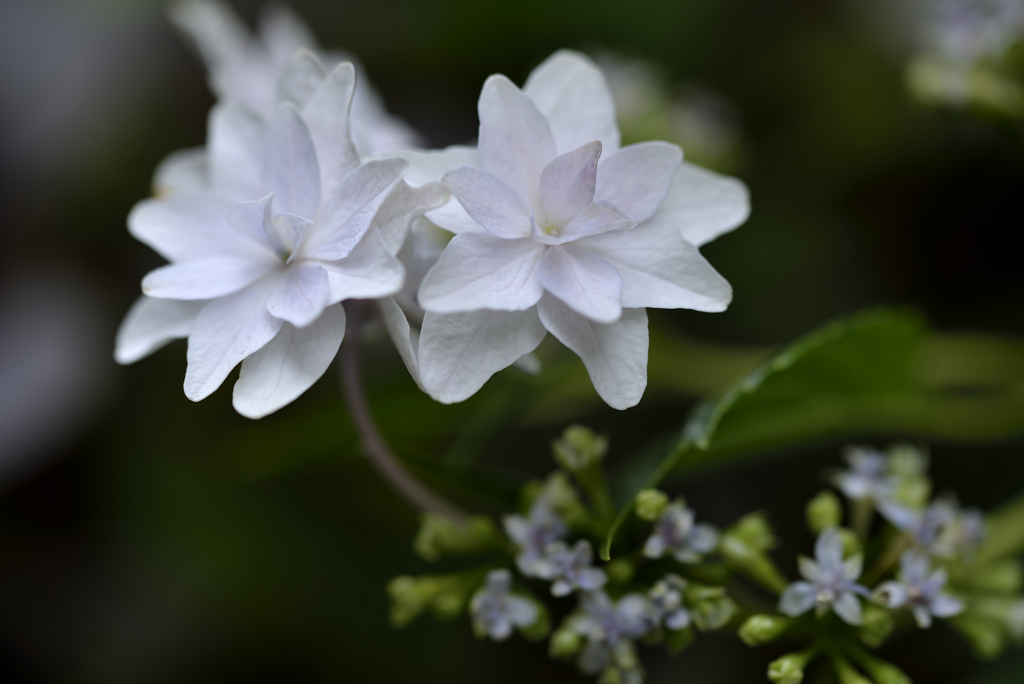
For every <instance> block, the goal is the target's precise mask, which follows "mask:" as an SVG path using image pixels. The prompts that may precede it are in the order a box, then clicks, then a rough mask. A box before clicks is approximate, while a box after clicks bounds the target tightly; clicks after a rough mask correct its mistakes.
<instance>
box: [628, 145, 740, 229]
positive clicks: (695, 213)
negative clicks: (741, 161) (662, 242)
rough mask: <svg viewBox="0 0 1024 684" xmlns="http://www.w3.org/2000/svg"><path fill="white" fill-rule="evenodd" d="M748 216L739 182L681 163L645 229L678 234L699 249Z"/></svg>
mask: <svg viewBox="0 0 1024 684" xmlns="http://www.w3.org/2000/svg"><path fill="white" fill-rule="evenodd" d="M749 215H750V196H749V193H748V192H747V186H745V185H744V184H743V183H742V182H741V181H739V180H737V179H735V178H729V177H726V176H722V175H719V174H717V173H714V172H713V171H708V170H707V169H702V168H700V167H699V166H695V165H693V164H688V163H686V162H683V165H682V166H681V167H679V170H678V171H676V173H675V175H674V176H673V177H672V184H671V185H670V186H669V191H668V195H666V196H665V199H664V200H663V201H662V203H661V205H660V206H659V207H658V211H657V213H655V214H654V216H652V217H651V219H650V221H648V222H647V225H658V226H664V227H666V228H672V229H674V230H679V231H682V234H683V237H684V238H686V240H688V241H689V242H692V243H693V244H695V245H697V246H698V247H700V246H701V245H704V244H707V243H708V242H711V241H712V240H714V239H715V238H716V237H718V236H719V235H721V234H722V233H727V232H729V231H730V230H732V229H734V228H736V226H739V225H740V224H742V223H743V222H744V221H746V220H747V216H749Z"/></svg>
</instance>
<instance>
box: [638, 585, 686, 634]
mask: <svg viewBox="0 0 1024 684" xmlns="http://www.w3.org/2000/svg"><path fill="white" fill-rule="evenodd" d="M685 589H686V580H684V579H683V578H682V577H680V576H679V575H674V574H669V575H665V576H664V577H663V578H662V579H660V580H658V581H657V582H655V583H654V586H653V587H651V590H650V591H649V592H648V593H647V597H648V599H650V601H651V605H652V606H654V610H655V611H657V613H658V615H659V616H660V618H661V620H662V622H663V623H664V624H665V627H666V628H668V629H670V630H673V631H675V630H678V629H686V628H687V627H689V626H690V611H688V610H687V609H686V606H685V605H683V591H684V590H685Z"/></svg>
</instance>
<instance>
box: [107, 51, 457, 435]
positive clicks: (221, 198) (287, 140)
mask: <svg viewBox="0 0 1024 684" xmlns="http://www.w3.org/2000/svg"><path fill="white" fill-rule="evenodd" d="M284 73H285V74H287V75H288V76H287V77H286V78H283V79H282V81H281V83H282V86H283V87H284V89H286V90H288V89H291V90H293V91H294V90H296V89H297V88H298V87H299V86H303V87H304V88H305V89H306V91H307V92H306V93H305V96H304V97H302V98H299V99H302V100H304V102H305V104H304V105H303V107H302V109H301V111H300V110H299V109H298V108H297V107H296V106H295V104H292V103H291V102H285V103H284V104H280V105H278V110H277V114H276V115H275V116H274V118H273V120H272V121H270V122H269V123H268V122H265V121H264V120H263V119H262V118H260V117H258V116H256V115H255V114H253V113H252V112H251V111H250V110H249V109H248V108H246V107H244V106H241V105H238V104H236V103H230V102H229V103H222V104H219V105H218V106H217V107H215V109H214V111H213V114H212V115H211V120H210V139H209V145H208V148H207V150H208V151H207V157H206V163H205V164H200V165H195V166H194V167H193V169H192V172H187V171H185V167H184V166H181V167H179V172H178V175H177V176H175V178H176V183H177V187H176V188H175V191H174V192H172V193H171V194H170V196H169V197H166V198H156V199H151V200H146V201H143V202H141V203H139V205H138V206H136V208H135V209H134V210H133V212H132V214H131V216H130V217H129V228H130V230H131V232H132V234H133V235H135V236H136V237H137V238H139V239H140V240H142V241H143V242H146V243H147V244H148V245H150V246H151V247H153V248H154V249H156V250H157V251H158V252H160V254H161V255H163V256H164V257H166V258H167V259H168V260H169V261H170V262H171V264H170V265H168V266H165V267H163V268H160V269H157V270H156V271H153V272H152V273H150V274H149V275H148V276H146V278H145V280H144V281H143V290H144V292H145V294H146V296H144V297H143V298H142V299H140V300H139V301H138V302H137V303H136V305H135V306H134V307H133V308H132V310H131V311H130V312H129V314H128V317H127V318H126V320H125V322H124V324H123V325H122V328H121V330H120V332H119V335H118V343H117V350H116V357H117V359H118V361H120V362H122V363H129V362H132V361H134V360H136V359H138V358H141V357H142V356H145V355H146V354H148V353H149V352H151V351H153V350H154V349H156V348H158V347H159V346H161V345H162V344H164V343H165V342H167V341H168V340H170V339H173V338H176V337H183V336H188V338H189V348H188V371H187V373H186V377H185V393H186V395H187V396H188V397H189V398H190V399H192V400H194V401H198V400H200V399H203V398H205V397H206V396H208V395H209V394H211V393H212V392H213V391H215V390H216V389H217V388H218V387H219V386H220V384H221V383H222V382H223V381H224V379H225V378H226V377H227V375H228V373H230V371H231V370H232V369H233V368H234V367H235V366H236V365H237V364H238V363H240V362H241V363H242V370H241V375H240V377H239V380H238V382H237V383H236V385H235V390H234V405H235V408H236V409H237V410H238V411H239V412H240V413H242V414H243V415H246V416H248V417H251V418H258V417H262V416H264V415H267V414H269V413H272V412H273V411H276V410H277V409H279V408H281V407H282V406H284V405H286V404H287V403H289V402H291V401H293V400H294V399H295V398H296V397H298V396H299V395H300V394H302V392H304V391H305V390H306V389H308V387H309V386H310V385H312V383H313V382H315V381H316V380H317V379H318V378H319V377H320V376H321V375H322V374H323V373H324V372H325V371H326V369H327V366H328V365H329V364H330V362H331V360H332V359H333V358H334V356H335V354H336V353H337V350H338V346H339V345H340V343H341V340H342V337H343V336H344V331H345V315H344V311H343V310H342V308H341V307H340V306H337V304H338V303H339V302H341V301H342V300H345V299H351V298H373V297H381V296H387V295H390V294H393V293H395V292H397V291H398V290H399V289H400V288H401V286H402V281H403V278H404V272H403V269H402V266H401V264H400V262H399V261H398V260H397V259H396V258H395V256H394V253H395V252H397V249H398V246H399V245H400V244H401V241H402V240H403V239H404V233H405V231H407V229H408V224H409V222H410V221H411V220H412V216H413V215H414V214H415V212H416V211H417V210H418V209H419V208H420V204H419V203H418V202H420V201H421V200H424V199H425V198H426V199H427V200H429V201H430V202H432V204H431V203H429V202H428V205H429V206H436V205H437V204H438V203H439V200H443V199H445V198H446V193H444V192H443V191H442V190H440V189H438V188H437V187H436V186H435V187H434V188H433V190H432V189H431V188H425V189H422V190H420V191H419V192H414V191H412V190H411V189H410V188H408V186H403V185H402V184H401V181H400V178H401V176H402V174H403V173H404V172H405V169H406V167H407V166H408V164H407V163H406V162H405V161H403V160H401V159H386V160H378V161H369V162H365V163H360V157H359V154H358V152H357V151H356V149H355V147H354V145H353V143H352V140H351V138H350V137H349V135H348V130H349V125H348V123H349V122H348V112H349V104H350V102H351V99H352V95H353V89H354V87H355V71H354V67H353V66H352V64H351V63H343V64H340V65H338V66H337V67H335V68H334V69H333V70H332V71H331V72H330V73H329V74H327V73H325V72H324V71H323V68H322V66H321V65H320V63H319V61H318V60H317V59H316V58H315V57H314V56H313V55H311V54H309V53H299V54H297V55H295V56H293V57H292V59H291V60H290V61H289V62H288V64H286V66H285V68H284ZM432 191H433V192H434V193H435V194H434V195H433V196H431V192H432ZM437 193H440V194H437Z"/></svg>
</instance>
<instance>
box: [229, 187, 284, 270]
mask: <svg viewBox="0 0 1024 684" xmlns="http://www.w3.org/2000/svg"><path fill="white" fill-rule="evenodd" d="M273 202H274V195H273V194H270V195H267V196H266V197H264V198H263V199H258V200H253V201H251V202H239V203H238V204H236V205H235V206H233V207H231V209H229V210H228V216H227V218H228V225H229V226H231V228H232V229H233V230H234V231H235V232H236V233H238V235H240V236H241V237H243V238H244V239H245V240H246V241H247V242H251V243H252V244H253V245H259V246H260V247H261V248H262V250H261V251H263V252H266V253H267V256H268V257H269V256H274V257H276V256H277V255H276V253H275V252H274V250H275V249H281V248H282V247H281V245H280V240H279V239H278V236H277V230H276V229H275V228H274V226H273V219H272V218H271V210H272V207H273Z"/></svg>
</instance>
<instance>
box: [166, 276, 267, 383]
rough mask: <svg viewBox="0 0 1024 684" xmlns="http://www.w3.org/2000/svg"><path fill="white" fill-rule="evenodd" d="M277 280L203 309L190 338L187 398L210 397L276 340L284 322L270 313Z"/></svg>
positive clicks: (254, 285)
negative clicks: (233, 372) (240, 366)
mask: <svg viewBox="0 0 1024 684" xmlns="http://www.w3.org/2000/svg"><path fill="white" fill-rule="evenodd" d="M276 283H277V279H276V278H265V279H263V280H262V281H260V282H258V283H255V284H253V285H251V286H249V287H247V288H245V289H244V290H241V291H240V292H236V293H235V294H232V295H229V296H227V297H221V298H220V299H215V300H214V301H212V302H210V303H209V304H207V305H206V306H205V307H203V310H202V311H200V312H199V316H198V317H196V320H195V323H194V324H193V326H192V331H191V333H189V336H188V370H187V371H186V372H185V396H187V397H188V398H189V399H191V400H192V401H200V400H201V399H205V398H206V397H208V396H210V395H211V394H212V393H213V392H214V391H216V389H217V388H218V387H220V385H221V383H222V382H224V379H225V378H226V377H227V376H228V373H230V372H231V370H232V369H233V368H234V367H235V366H237V365H238V364H239V363H241V362H242V361H243V360H245V358H246V357H248V356H250V355H252V354H254V353H255V352H257V351H259V350H260V349H262V348H263V346H264V345H265V344H267V343H268V342H269V341H270V340H272V339H273V338H274V336H275V335H276V334H277V331H278V330H280V329H281V326H282V325H283V324H284V322H283V321H282V320H281V319H279V318H274V317H273V316H271V315H270V312H268V311H267V296H268V295H269V294H270V291H271V289H272V288H273V287H274V286H275V285H276Z"/></svg>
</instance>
